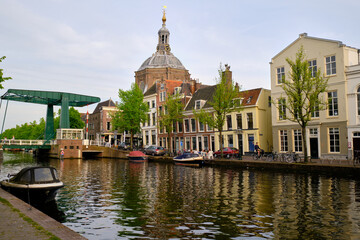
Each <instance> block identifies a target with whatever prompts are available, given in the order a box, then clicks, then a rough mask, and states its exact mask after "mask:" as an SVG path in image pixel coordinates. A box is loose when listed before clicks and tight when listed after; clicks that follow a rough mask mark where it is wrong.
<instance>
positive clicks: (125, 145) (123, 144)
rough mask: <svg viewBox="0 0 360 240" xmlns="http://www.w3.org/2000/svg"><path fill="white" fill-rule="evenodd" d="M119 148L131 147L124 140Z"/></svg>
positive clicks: (126, 148)
mask: <svg viewBox="0 0 360 240" xmlns="http://www.w3.org/2000/svg"><path fill="white" fill-rule="evenodd" d="M118 149H123V150H128V149H130V144H128V143H125V142H122V143H120V144H119V146H118Z"/></svg>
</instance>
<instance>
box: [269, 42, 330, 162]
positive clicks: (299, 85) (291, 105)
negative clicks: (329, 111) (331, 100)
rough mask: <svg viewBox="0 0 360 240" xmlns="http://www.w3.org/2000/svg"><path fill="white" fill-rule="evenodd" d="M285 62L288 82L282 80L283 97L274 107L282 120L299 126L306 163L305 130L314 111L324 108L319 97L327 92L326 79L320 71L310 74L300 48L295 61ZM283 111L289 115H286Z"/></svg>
mask: <svg viewBox="0 0 360 240" xmlns="http://www.w3.org/2000/svg"><path fill="white" fill-rule="evenodd" d="M286 61H287V63H288V64H289V65H290V71H289V73H288V76H289V80H287V79H285V78H284V79H283V83H282V85H281V87H282V89H283V90H284V94H285V96H281V97H280V99H282V101H281V104H280V105H279V104H276V103H275V104H274V105H275V106H276V107H277V108H278V110H279V114H280V115H281V116H282V117H283V119H284V120H285V119H287V120H290V121H292V122H296V123H298V124H299V125H300V127H301V133H302V146H303V154H304V159H305V162H307V161H308V156H307V145H306V131H305V129H306V126H307V125H308V123H309V121H311V115H312V113H313V112H314V110H317V111H319V110H323V109H325V107H326V102H325V101H324V100H322V99H321V98H320V97H321V93H324V92H326V91H327V86H328V79H327V78H323V77H322V75H321V72H320V70H318V71H317V72H316V73H315V74H314V75H313V74H312V71H311V70H312V69H311V68H309V63H308V61H307V60H306V56H305V53H304V49H303V47H302V46H301V47H300V49H299V51H298V52H297V53H296V59H295V61H292V60H291V59H290V58H287V59H286ZM285 109H286V110H285ZM285 111H287V112H289V114H286V112H285Z"/></svg>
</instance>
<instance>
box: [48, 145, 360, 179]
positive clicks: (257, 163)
mask: <svg viewBox="0 0 360 240" xmlns="http://www.w3.org/2000/svg"><path fill="white" fill-rule="evenodd" d="M59 151H60V147H57V149H56V151H55V152H54V155H53V156H54V157H57V158H59V157H60V156H59V154H58V152H59ZM78 151H80V152H81V153H80V154H79V153H77V152H76V153H75V154H73V155H72V156H71V155H70V156H69V155H68V156H66V152H65V158H119V159H127V156H128V154H129V151H125V150H118V149H116V148H111V147H105V146H92V145H88V146H86V145H83V146H82V148H80V149H78ZM149 161H154V162H173V160H172V158H171V157H164V156H149ZM206 165H209V166H217V167H229V168H236V167H237V168H247V169H248V168H251V169H258V170H276V171H282V172H284V171H285V172H289V173H290V172H292V173H323V174H331V175H342V176H359V175H360V166H359V165H356V166H354V164H353V161H351V160H343V159H316V160H315V159H312V161H311V162H309V163H284V162H267V161H261V160H253V159H252V157H251V156H242V159H241V160H240V159H236V158H232V159H218V158H216V159H214V160H212V161H210V162H209V163H206Z"/></svg>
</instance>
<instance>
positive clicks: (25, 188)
mask: <svg viewBox="0 0 360 240" xmlns="http://www.w3.org/2000/svg"><path fill="white" fill-rule="evenodd" d="M62 187H64V184H63V183H62V182H59V183H51V184H28V185H25V184H18V183H11V182H7V181H2V182H1V188H3V189H4V190H6V191H7V192H9V193H11V194H13V195H15V196H16V197H18V198H20V199H21V200H23V201H25V202H30V203H34V202H41V203H47V202H51V201H54V200H55V197H56V194H57V192H58V190H59V189H60V188H62Z"/></svg>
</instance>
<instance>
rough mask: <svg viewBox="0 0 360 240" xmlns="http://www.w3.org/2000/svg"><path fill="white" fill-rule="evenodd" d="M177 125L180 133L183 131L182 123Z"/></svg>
mask: <svg viewBox="0 0 360 240" xmlns="http://www.w3.org/2000/svg"><path fill="white" fill-rule="evenodd" d="M178 125H179V127H178V128H179V132H182V131H183V123H182V122H178Z"/></svg>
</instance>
